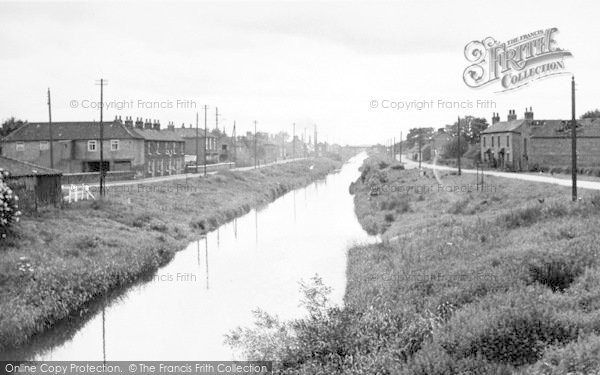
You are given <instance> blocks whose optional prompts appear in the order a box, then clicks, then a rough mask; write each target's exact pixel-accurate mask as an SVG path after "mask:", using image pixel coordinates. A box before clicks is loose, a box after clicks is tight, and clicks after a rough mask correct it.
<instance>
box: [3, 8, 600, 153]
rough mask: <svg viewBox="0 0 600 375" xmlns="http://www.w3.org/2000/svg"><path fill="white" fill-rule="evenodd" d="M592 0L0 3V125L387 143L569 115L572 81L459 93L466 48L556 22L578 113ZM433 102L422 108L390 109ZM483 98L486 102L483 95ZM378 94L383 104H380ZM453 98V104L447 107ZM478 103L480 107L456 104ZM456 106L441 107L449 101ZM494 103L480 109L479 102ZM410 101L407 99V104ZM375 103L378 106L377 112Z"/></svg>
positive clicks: (591, 98)
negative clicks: (475, 120) (172, 129)
mask: <svg viewBox="0 0 600 375" xmlns="http://www.w3.org/2000/svg"><path fill="white" fill-rule="evenodd" d="M598 11H600V5H599V3H598V2H597V1H573V2H570V3H566V2H564V1H547V0H546V1H528V2H524V1H510V0H508V1H502V2H498V1H494V2H492V1H489V2H488V1H452V2H449V1H423V0H421V1H401V2H400V1H397V2H391V1H386V2H378V1H364V2H354V1H345V2H342V1H272V2H265V1H261V2H259V1H219V2H208V1H197V2H176V1H164V2H134V1H118V2H117V1H115V2H111V1H108V2H106V1H103V2H95V1H81V2H52V1H44V2H26V1H25V2H24V1H19V2H16V1H15V2H4V1H2V2H0V46H2V47H1V48H0V81H1V82H2V86H3V90H0V120H4V119H7V118H9V117H11V116H14V117H16V118H19V119H23V120H27V121H30V122H37V121H47V120H48V107H47V97H46V95H47V90H48V88H50V90H51V96H52V118H53V121H86V120H87V121H92V120H95V121H98V120H99V118H100V111H99V108H98V107H99V106H98V102H99V100H100V86H99V85H97V81H98V80H99V79H100V78H104V79H106V80H107V81H108V83H107V85H106V86H105V87H104V102H105V114H104V118H105V119H109V120H112V119H114V118H115V116H121V117H122V118H123V119H124V118H125V117H126V116H132V117H133V118H134V119H135V118H137V117H142V118H144V119H146V118H149V119H158V120H160V122H161V125H162V126H163V127H164V126H166V124H168V123H169V122H171V121H172V122H173V123H174V124H176V126H181V124H185V125H186V126H189V125H190V124H194V125H195V122H196V114H197V113H198V116H199V123H200V126H204V116H205V111H204V106H205V105H207V106H208V109H207V111H206V115H207V123H208V127H209V128H214V127H215V122H216V121H215V118H216V115H215V114H216V108H218V111H219V127H220V128H221V129H222V128H225V130H226V131H227V132H228V133H231V130H232V127H233V123H234V121H235V123H236V129H237V133H238V134H242V133H245V132H246V131H250V130H253V128H254V124H253V122H254V121H257V128H258V130H259V131H267V132H273V133H275V132H279V131H285V132H287V133H289V134H291V133H292V124H293V123H296V124H297V125H296V134H297V135H298V134H302V133H303V132H304V129H305V128H306V131H307V133H309V134H312V131H313V127H314V126H315V125H316V126H317V128H318V132H319V139H320V140H326V141H328V142H330V143H332V142H336V143H340V144H374V143H385V142H388V141H389V140H390V139H392V138H393V137H396V138H399V136H400V132H403V134H404V135H406V133H407V132H408V129H410V128H413V127H420V126H427V127H434V128H440V127H443V126H444V125H446V124H450V123H452V122H454V121H455V120H456V118H457V117H458V116H465V115H473V116H481V117H486V118H487V119H488V121H491V116H492V112H499V113H500V116H501V118H502V119H505V118H506V115H507V113H508V111H509V109H515V110H516V113H517V115H518V117H519V118H521V117H522V116H523V112H524V110H525V107H530V106H531V107H532V108H533V112H534V116H535V118H540V119H541V118H548V119H549V118H561V119H565V118H570V116H571V100H570V95H571V92H570V84H571V82H570V81H571V75H570V74H565V75H557V76H553V77H549V78H546V79H543V80H539V81H535V82H532V83H531V84H529V85H526V86H524V87H522V88H520V89H517V90H511V91H508V92H498V91H499V90H500V89H501V87H500V86H499V85H498V84H492V85H489V86H486V87H481V88H471V87H468V86H467V85H466V84H465V82H464V81H463V72H464V70H465V68H467V67H468V66H469V65H470V63H469V61H467V59H466V58H465V53H464V51H465V46H466V45H467V44H468V43H469V42H471V41H473V40H482V39H484V38H486V37H490V36H491V37H494V38H495V39H497V40H499V41H502V42H504V41H508V40H510V39H512V38H515V37H518V36H520V35H523V34H527V33H530V32H533V31H535V30H539V29H548V28H552V27H556V28H558V30H559V32H558V33H557V34H556V35H555V40H556V42H557V44H558V46H559V47H560V48H563V49H565V50H568V51H570V52H571V53H572V54H573V56H572V57H571V58H568V59H565V60H564V61H565V71H567V72H569V73H572V74H574V75H575V79H576V82H577V90H576V91H577V92H576V95H577V108H576V112H577V115H578V116H579V115H580V114H582V113H584V112H585V111H587V110H590V109H595V108H600V85H598V82H600V68H599V67H600V64H599V62H600V49H598V48H597V47H596V43H597V40H596V39H597V38H598V37H599V36H600V22H598V21H597V14H598ZM431 100H433V101H434V104H435V105H433V106H432V107H431V108H422V109H421V110H418V109H416V108H414V107H413V108H402V109H395V108H383V107H386V106H387V107H389V106H391V103H393V102H394V103H396V102H398V103H400V102H402V103H410V102H413V103H415V104H416V103H417V102H423V101H431ZM478 100H480V101H481V106H478V105H477V101H478ZM374 101H375V103H376V107H375V106H374V105H373V102H374ZM454 102H458V104H456V103H454ZM468 102H471V103H472V104H473V108H461V104H463V103H468ZM446 103H449V104H446ZM486 103H487V106H486V105H485V104H486ZM405 106H406V105H405ZM374 107H375V108H374Z"/></svg>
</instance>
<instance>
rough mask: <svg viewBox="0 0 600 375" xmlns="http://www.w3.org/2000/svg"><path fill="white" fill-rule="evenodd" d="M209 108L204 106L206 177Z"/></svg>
mask: <svg viewBox="0 0 600 375" xmlns="http://www.w3.org/2000/svg"><path fill="white" fill-rule="evenodd" d="M207 116H208V106H207V105H206V104H205V105H204V177H206V176H207V174H206V154H207V148H208V147H207V146H208V145H207V143H208V129H207V120H208V117H207Z"/></svg>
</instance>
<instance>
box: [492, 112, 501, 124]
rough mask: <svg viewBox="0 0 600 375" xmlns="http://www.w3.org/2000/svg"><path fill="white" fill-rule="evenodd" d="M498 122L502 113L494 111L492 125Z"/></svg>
mask: <svg viewBox="0 0 600 375" xmlns="http://www.w3.org/2000/svg"><path fill="white" fill-rule="evenodd" d="M497 122H500V113H498V112H494V113H492V125H494V124H495V123H497Z"/></svg>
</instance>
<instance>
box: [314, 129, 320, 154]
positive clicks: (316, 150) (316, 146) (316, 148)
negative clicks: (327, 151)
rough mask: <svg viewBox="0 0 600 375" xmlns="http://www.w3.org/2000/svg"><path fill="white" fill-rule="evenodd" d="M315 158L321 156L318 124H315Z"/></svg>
mask: <svg viewBox="0 0 600 375" xmlns="http://www.w3.org/2000/svg"><path fill="white" fill-rule="evenodd" d="M314 137H315V139H314V142H315V158H317V157H319V143H318V142H317V124H315V135H314Z"/></svg>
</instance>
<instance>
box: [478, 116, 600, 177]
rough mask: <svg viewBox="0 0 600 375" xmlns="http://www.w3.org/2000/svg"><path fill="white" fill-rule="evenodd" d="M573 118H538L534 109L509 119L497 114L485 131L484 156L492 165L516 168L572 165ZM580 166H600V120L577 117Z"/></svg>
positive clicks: (482, 154) (483, 140)
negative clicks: (571, 119) (522, 116)
mask: <svg viewBox="0 0 600 375" xmlns="http://www.w3.org/2000/svg"><path fill="white" fill-rule="evenodd" d="M571 130H572V127H571V121H569V120H535V119H534V118H533V110H532V108H531V107H530V108H529V110H527V109H526V110H525V116H524V118H523V119H517V115H516V113H515V111H514V110H510V111H509V113H508V117H507V121H500V117H499V115H498V114H497V113H494V115H493V117H492V126H490V127H489V128H488V129H486V130H484V131H483V132H482V133H481V159H482V160H483V161H484V162H485V163H486V164H487V165H488V166H490V167H493V168H501V169H508V170H514V171H528V170H537V169H539V168H551V167H564V166H570V164H571ZM576 132H577V165H578V166H579V167H598V166H600V119H582V120H577V123H576Z"/></svg>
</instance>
